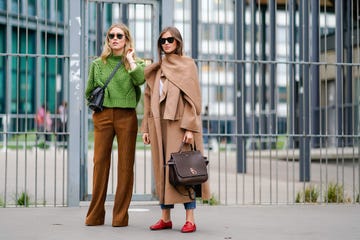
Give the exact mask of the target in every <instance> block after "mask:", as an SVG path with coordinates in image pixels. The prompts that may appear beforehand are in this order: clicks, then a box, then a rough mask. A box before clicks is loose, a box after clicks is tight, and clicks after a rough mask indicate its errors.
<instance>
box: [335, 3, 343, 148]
mask: <svg viewBox="0 0 360 240" xmlns="http://www.w3.org/2000/svg"><path fill="white" fill-rule="evenodd" d="M342 12H343V2H342V1H341V0H335V17H336V28H335V37H336V39H335V45H336V48H335V51H336V63H342V61H343V45H344V44H343V14H342ZM342 106H343V67H342V66H341V65H339V64H337V65H336V116H337V117H336V123H337V125H336V129H337V131H336V135H337V136H336V138H337V139H336V142H337V146H338V147H342V144H341V139H340V136H341V135H342V134H343V117H342V116H343V109H342Z"/></svg>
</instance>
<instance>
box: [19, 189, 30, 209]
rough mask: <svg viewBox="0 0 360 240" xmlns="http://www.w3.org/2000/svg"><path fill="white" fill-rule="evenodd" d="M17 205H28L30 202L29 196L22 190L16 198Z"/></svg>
mask: <svg viewBox="0 0 360 240" xmlns="http://www.w3.org/2000/svg"><path fill="white" fill-rule="evenodd" d="M16 203H17V205H19V206H25V207H28V206H29V204H30V196H29V195H28V194H27V193H26V192H22V193H21V194H20V197H19V198H18V199H17V200H16Z"/></svg>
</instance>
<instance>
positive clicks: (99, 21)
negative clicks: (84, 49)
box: [96, 2, 104, 56]
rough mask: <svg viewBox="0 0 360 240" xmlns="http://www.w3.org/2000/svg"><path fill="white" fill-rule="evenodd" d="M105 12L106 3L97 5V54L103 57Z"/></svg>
mask: <svg viewBox="0 0 360 240" xmlns="http://www.w3.org/2000/svg"><path fill="white" fill-rule="evenodd" d="M103 11H104V3H99V2H98V3H96V54H97V55H98V56H100V55H101V52H102V39H103Z"/></svg>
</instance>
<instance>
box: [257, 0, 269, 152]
mask: <svg viewBox="0 0 360 240" xmlns="http://www.w3.org/2000/svg"><path fill="white" fill-rule="evenodd" d="M260 14H261V23H260V39H261V40H260V41H261V42H260V49H261V50H260V51H261V52H260V54H261V55H260V58H261V60H262V61H266V6H263V5H261V6H260ZM260 81H261V84H260V86H259V94H260V96H259V104H260V109H261V110H260V113H259V121H260V122H259V127H260V129H259V133H260V134H266V133H267V126H266V125H267V124H266V115H265V110H266V64H264V63H261V64H260ZM260 142H261V145H260V148H261V149H265V148H266V142H262V141H260Z"/></svg>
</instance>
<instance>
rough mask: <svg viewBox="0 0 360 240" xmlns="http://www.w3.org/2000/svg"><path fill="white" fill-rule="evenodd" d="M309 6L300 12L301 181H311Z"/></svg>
mask: <svg viewBox="0 0 360 240" xmlns="http://www.w3.org/2000/svg"><path fill="white" fill-rule="evenodd" d="M308 10H309V5H308V1H305V0H304V1H302V11H301V12H300V14H301V15H303V17H302V19H303V24H302V26H303V31H302V34H303V35H302V44H303V46H302V47H301V48H300V49H302V52H303V58H302V60H303V62H304V65H303V67H302V71H301V72H302V73H303V74H302V84H303V87H302V89H303V91H302V101H301V102H300V104H301V105H302V106H301V107H300V116H299V117H300V130H301V131H300V133H301V135H302V136H301V138H300V148H299V152H300V156H299V158H300V159H299V170H300V181H304V182H305V181H306V182H308V181H310V137H309V120H310V116H309V103H310V99H309V98H310V94H309V93H310V86H309V82H310V80H309V64H308V62H309V11H308Z"/></svg>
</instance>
